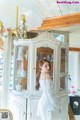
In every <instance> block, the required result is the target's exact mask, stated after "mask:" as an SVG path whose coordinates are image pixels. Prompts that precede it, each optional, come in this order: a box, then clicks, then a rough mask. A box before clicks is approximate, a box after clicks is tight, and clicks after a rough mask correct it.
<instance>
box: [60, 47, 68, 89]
mask: <svg viewBox="0 0 80 120" xmlns="http://www.w3.org/2000/svg"><path fill="white" fill-rule="evenodd" d="M66 53H67V51H66V49H65V48H61V62H60V63H61V64H60V89H66V74H67V59H68V58H67V54H66Z"/></svg>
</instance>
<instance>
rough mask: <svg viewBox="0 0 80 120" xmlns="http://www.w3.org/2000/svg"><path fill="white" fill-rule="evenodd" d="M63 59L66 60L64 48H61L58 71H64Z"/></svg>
mask: <svg viewBox="0 0 80 120" xmlns="http://www.w3.org/2000/svg"><path fill="white" fill-rule="evenodd" d="M65 61H66V49H65V48H61V67H60V72H65V68H66V66H65Z"/></svg>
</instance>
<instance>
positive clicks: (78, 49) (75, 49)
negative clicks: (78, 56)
mask: <svg viewBox="0 0 80 120" xmlns="http://www.w3.org/2000/svg"><path fill="white" fill-rule="evenodd" d="M69 51H77V52H80V48H74V47H70V48H69Z"/></svg>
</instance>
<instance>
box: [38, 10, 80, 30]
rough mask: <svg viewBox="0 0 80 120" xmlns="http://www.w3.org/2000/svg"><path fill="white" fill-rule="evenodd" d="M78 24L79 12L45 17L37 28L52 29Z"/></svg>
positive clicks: (79, 20)
mask: <svg viewBox="0 0 80 120" xmlns="http://www.w3.org/2000/svg"><path fill="white" fill-rule="evenodd" d="M78 24H80V12H78V13H73V14H68V15H64V16H58V17H53V18H49V19H45V20H44V21H43V23H42V25H41V27H39V28H37V30H53V29H55V28H61V27H69V26H73V25H78Z"/></svg>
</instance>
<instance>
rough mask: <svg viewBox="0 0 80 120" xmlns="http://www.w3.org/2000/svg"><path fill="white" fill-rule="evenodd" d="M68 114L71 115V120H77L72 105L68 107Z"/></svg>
mask: <svg viewBox="0 0 80 120" xmlns="http://www.w3.org/2000/svg"><path fill="white" fill-rule="evenodd" d="M68 114H69V120H76V119H75V116H74V114H73V111H72V109H71V107H70V105H69V107H68Z"/></svg>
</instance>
